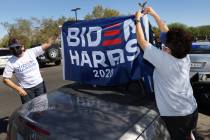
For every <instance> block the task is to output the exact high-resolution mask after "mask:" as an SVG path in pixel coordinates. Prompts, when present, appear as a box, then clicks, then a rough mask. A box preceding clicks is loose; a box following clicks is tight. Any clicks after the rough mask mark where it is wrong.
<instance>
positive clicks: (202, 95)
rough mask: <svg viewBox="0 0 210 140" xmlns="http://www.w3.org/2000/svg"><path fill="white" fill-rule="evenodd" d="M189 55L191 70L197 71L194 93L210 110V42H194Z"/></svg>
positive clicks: (200, 104) (200, 103)
mask: <svg viewBox="0 0 210 140" xmlns="http://www.w3.org/2000/svg"><path fill="white" fill-rule="evenodd" d="M189 56H190V59H191V72H194V73H197V76H196V80H193V81H194V82H193V83H192V86H193V89H194V92H195V94H194V95H195V97H196V99H197V102H198V104H199V106H201V107H204V108H205V110H208V112H210V109H209V106H210V42H207V41H197V42H194V43H193V44H192V49H191V52H190V54H189Z"/></svg>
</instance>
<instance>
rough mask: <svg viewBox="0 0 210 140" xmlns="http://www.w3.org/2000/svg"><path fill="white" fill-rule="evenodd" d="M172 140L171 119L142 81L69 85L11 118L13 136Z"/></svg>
mask: <svg viewBox="0 0 210 140" xmlns="http://www.w3.org/2000/svg"><path fill="white" fill-rule="evenodd" d="M67 139H68V140H143V139H144V140H152V139H156V140H163V139H165V140H167V139H170V136H169V133H168V130H167V129H166V127H165V124H164V123H163V121H162V120H161V119H160V116H159V114H158V113H157V109H156V107H155V102H154V100H152V99H151V97H148V96H146V94H145V92H144V89H143V86H142V83H141V82H133V83H131V84H129V85H126V86H125V85H124V86H117V87H95V86H91V85H83V84H78V83H74V84H69V85H66V86H63V87H61V88H59V89H57V90H55V91H52V92H50V93H48V94H46V95H42V96H39V97H37V98H35V99H33V100H32V101H30V102H28V103H26V104H24V105H23V106H22V107H20V108H19V109H17V110H16V111H15V112H14V113H13V115H12V116H11V117H10V122H9V140H67Z"/></svg>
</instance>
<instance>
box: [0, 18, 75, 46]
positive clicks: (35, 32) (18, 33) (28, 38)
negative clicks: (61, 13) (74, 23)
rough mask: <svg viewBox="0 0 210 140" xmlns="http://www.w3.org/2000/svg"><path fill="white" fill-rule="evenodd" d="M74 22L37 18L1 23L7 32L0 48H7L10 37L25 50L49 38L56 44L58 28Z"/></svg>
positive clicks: (0, 43)
mask: <svg viewBox="0 0 210 140" xmlns="http://www.w3.org/2000/svg"><path fill="white" fill-rule="evenodd" d="M69 20H74V19H73V18H66V17H61V18H59V19H56V20H54V19H51V18H45V19H42V20H39V19H37V18H34V17H33V18H31V19H17V20H16V22H15V23H13V24H9V23H7V22H5V23H1V25H3V26H4V28H5V29H6V30H7V32H8V34H7V35H5V36H4V37H3V38H2V39H1V41H0V47H7V46H8V40H9V38H10V37H15V38H17V39H18V40H20V42H21V44H22V45H24V46H25V47H26V48H28V47H30V46H32V45H34V44H40V43H43V42H45V41H46V40H47V39H48V38H49V37H54V38H55V41H57V42H55V43H58V37H59V34H60V29H59V26H60V25H63V23H64V22H65V21H69Z"/></svg>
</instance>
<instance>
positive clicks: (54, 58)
mask: <svg viewBox="0 0 210 140" xmlns="http://www.w3.org/2000/svg"><path fill="white" fill-rule="evenodd" d="M35 46H38V45H33V46H32V47H35ZM37 61H38V62H39V64H40V66H44V65H46V64H47V63H55V65H60V64H61V47H60V45H57V44H53V45H52V46H50V47H49V48H48V49H46V50H45V53H44V54H43V55H40V56H38V57H37Z"/></svg>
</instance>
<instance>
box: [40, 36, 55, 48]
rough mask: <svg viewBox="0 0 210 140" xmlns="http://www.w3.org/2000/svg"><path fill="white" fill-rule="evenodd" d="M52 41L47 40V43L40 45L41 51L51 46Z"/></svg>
mask: <svg viewBox="0 0 210 140" xmlns="http://www.w3.org/2000/svg"><path fill="white" fill-rule="evenodd" d="M52 40H53V38H52V37H50V38H48V40H47V42H46V43H43V44H42V45H41V46H42V49H43V50H46V49H47V48H49V47H50V46H51V45H52Z"/></svg>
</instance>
